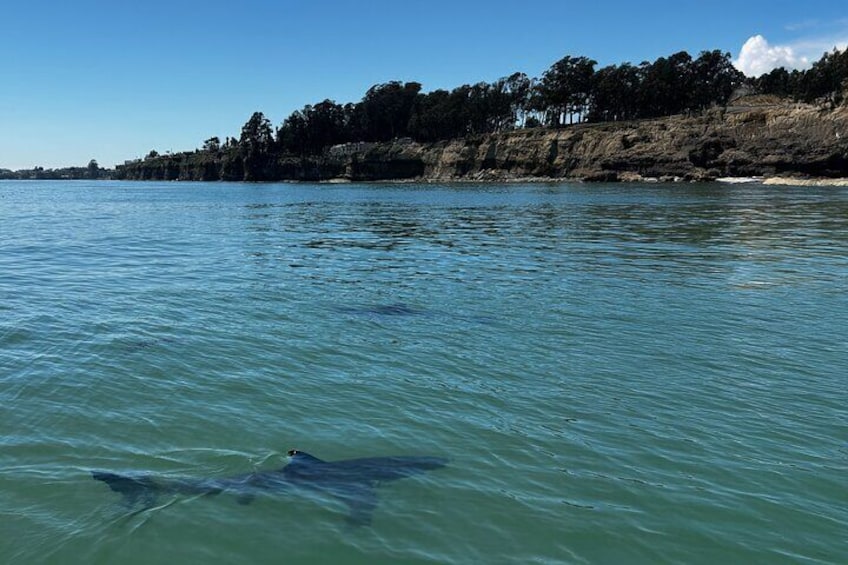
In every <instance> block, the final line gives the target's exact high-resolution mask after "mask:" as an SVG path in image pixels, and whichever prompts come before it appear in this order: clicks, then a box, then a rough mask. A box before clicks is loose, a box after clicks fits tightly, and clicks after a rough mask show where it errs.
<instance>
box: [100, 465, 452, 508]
mask: <svg viewBox="0 0 848 565" xmlns="http://www.w3.org/2000/svg"><path fill="white" fill-rule="evenodd" d="M288 456H289V457H290V460H289V463H288V464H287V465H285V466H284V467H282V468H280V469H277V470H274V471H264V472H253V473H245V474H242V475H236V476H233V477H224V478H218V479H214V478H213V479H191V478H183V479H176V478H174V479H169V478H164V477H156V476H154V475H149V474H133V475H130V474H126V475H124V474H117V473H110V472H105V471H92V472H91V475H92V477H93V478H94V479H95V480H98V481H103V482H104V483H106V484H107V485H109V488H110V489H112V490H113V491H115V492H118V493H120V494H122V495H123V497H124V502H125V503H126V504H127V505H128V506H129V507H130V508H134V509H138V510H139V511H141V510H145V509H148V508H152V507H154V506H155V505H156V500H157V497H158V495H160V494H170V495H174V494H188V495H217V494H221V493H231V494H234V495H236V497H237V498H236V499H237V501H238V502H239V503H240V504H250V503H251V502H252V501H253V499H254V498H255V497H256V496H257V495H258V494H264V493H269V492H270V493H275V492H288V491H292V490H296V489H301V490H306V491H311V492H315V493H321V494H328V495H331V496H332V497H334V498H336V499H337V500H340V501H341V502H343V503H344V504H346V505H347V507H348V510H349V512H350V514H349V515H348V521H349V522H350V523H352V524H355V525H368V524H370V523H371V516H372V513H373V511H374V509H375V508H376V507H377V492H376V487H377V486H378V485H380V484H382V483H384V482H388V481H394V480H397V479H403V478H406V477H411V476H413V475H419V474H422V473H424V472H425V471H432V470H435V469H440V468H442V467H444V466H445V465H447V463H448V460H447V459H445V458H443V457H424V456H412V457H407V456H395V457H365V458H361V459H346V460H342V461H322V460H321V459H318V458H317V457H313V456H312V455H309V454H308V453H305V452H303V451H298V450H296V449H292V450H291V451H289V452H288Z"/></svg>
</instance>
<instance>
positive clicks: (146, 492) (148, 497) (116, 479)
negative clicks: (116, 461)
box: [91, 471, 158, 508]
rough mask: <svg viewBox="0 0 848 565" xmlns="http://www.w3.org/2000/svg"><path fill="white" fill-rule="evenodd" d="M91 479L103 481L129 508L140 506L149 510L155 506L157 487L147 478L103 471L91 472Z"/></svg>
mask: <svg viewBox="0 0 848 565" xmlns="http://www.w3.org/2000/svg"><path fill="white" fill-rule="evenodd" d="M91 476H92V478H94V480H97V481H103V482H104V483H106V484H107V485H109V488H110V489H112V490H113V491H115V492H117V493H120V494H121V495H123V497H124V502H125V503H126V504H127V505H128V506H130V507H137V506H142V507H143V508H151V507H153V506H155V505H156V492H157V490H158V488H157V485H156V483H155V482H153V479H152V478H150V477H149V476H144V475H141V476H136V477H133V476H129V475H120V474H117V473H108V472H104V471H92V472H91Z"/></svg>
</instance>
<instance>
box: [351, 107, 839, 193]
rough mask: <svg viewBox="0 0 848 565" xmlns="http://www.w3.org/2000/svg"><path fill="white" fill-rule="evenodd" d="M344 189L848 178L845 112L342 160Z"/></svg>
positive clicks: (721, 115)
mask: <svg viewBox="0 0 848 565" xmlns="http://www.w3.org/2000/svg"><path fill="white" fill-rule="evenodd" d="M344 170H345V173H344V174H343V177H345V178H348V179H350V180H384V179H403V178H423V179H426V180H445V181H447V180H503V179H521V178H574V179H584V180H609V181H611V180H638V179H640V178H645V177H654V178H673V177H677V178H683V179H689V180H707V179H711V178H717V177H723V176H760V175H765V176H769V175H781V174H800V175H810V176H826V177H836V176H848V108H846V107H840V108H837V109H835V110H822V109H819V108H816V107H813V106H808V105H797V104H792V105H789V104H780V103H764V102H762V101H757V100H751V101H747V102H746V101H742V102H741V103H740V104H738V105H736V106H733V107H729V108H726V109H716V110H713V111H711V112H708V113H707V114H705V115H703V116H698V117H684V116H675V117H670V118H663V119H656V120H643V121H638V122H630V123H609V124H581V125H575V126H569V127H565V128H562V129H557V130H547V129H530V130H520V131H514V132H508V133H502V134H493V135H486V136H477V137H470V138H466V139H459V140H453V141H449V142H440V143H434V144H419V143H415V142H412V141H408V140H406V141H396V142H393V143H386V144H378V145H374V146H371V147H369V148H368V149H367V150H364V151H361V152H355V153H353V154H351V155H348V156H347V162H346V163H345V168H344Z"/></svg>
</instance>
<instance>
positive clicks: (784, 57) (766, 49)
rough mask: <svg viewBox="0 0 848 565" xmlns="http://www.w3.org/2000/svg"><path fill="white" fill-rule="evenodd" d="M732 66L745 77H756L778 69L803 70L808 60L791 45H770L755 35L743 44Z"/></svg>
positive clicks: (761, 37) (760, 36)
mask: <svg viewBox="0 0 848 565" xmlns="http://www.w3.org/2000/svg"><path fill="white" fill-rule="evenodd" d="M733 64H734V65H735V66H736V68H737V69H739V70H740V71H742V72H743V73H745V74H746V75H748V76H750V77H758V76H760V75H762V74H765V73H767V72H769V71H771V70H772V69H776V68H778V67H785V68H787V69H790V70H791V69H804V68H807V67H809V66H810V60H809V59H808V58H807V57H805V56H803V55H800V54H799V53H798V52H797V51H796V49H795V48H794V47H792V46H791V45H771V44H770V43H769V42H768V41H767V40H766V38H765V37H763V36H762V35H755V36H753V37H751V38H750V39H748V41H746V42H745V45H743V46H742V49H741V50H740V51H739V57H737V58H736V60H735V61H733Z"/></svg>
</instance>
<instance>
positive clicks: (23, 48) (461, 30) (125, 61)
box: [0, 0, 848, 169]
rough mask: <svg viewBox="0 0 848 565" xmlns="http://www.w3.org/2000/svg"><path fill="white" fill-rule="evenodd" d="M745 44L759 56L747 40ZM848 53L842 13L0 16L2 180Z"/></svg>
mask: <svg viewBox="0 0 848 565" xmlns="http://www.w3.org/2000/svg"><path fill="white" fill-rule="evenodd" d="M752 38H753V39H752ZM846 44H848V2H844V0H805V1H804V2H798V1H797V0H795V1H793V2H783V1H781V0H770V1H761V0H751V1H745V0H736V1H733V2H730V1H726V0H713V1H711V2H707V1H704V0H698V1H695V0H676V1H659V0H647V1H640V2H633V1H626V2H625V1H604V0H581V1H579V2H577V1H572V0H560V1H554V0H523V1H518V0H510V1H506V0H489V1H487V2H483V1H478V0H470V1H462V0H451V1H447V0H429V1H426V2H425V1H419V0H392V1H387V0H371V1H369V2H367V3H365V2H361V1H360V2H354V1H345V0H325V1H324V2H292V1H289V0H276V1H272V0H241V1H239V2H235V1H227V2H224V1H220V0H206V1H203V2H200V1H195V0H167V1H165V0H144V1H141V2H125V3H118V2H115V1H114V0H111V1H105V0H75V1H73V2H60V1H59V0H53V1H46V0H29V1H26V0H7V1H6V2H4V3H3V6H2V7H0V167H2V168H11V169H19V168H30V167H33V166H43V167H46V168H51V167H61V166H69V165H85V164H87V163H88V161H89V160H90V159H92V158H93V159H97V160H98V162H99V163H100V164H101V165H104V166H110V167H111V166H114V165H115V164H116V163H120V162H122V161H124V160H125V159H132V158H136V157H140V156H143V155H144V154H146V153H147V152H148V151H149V150H151V149H154V148H155V149H157V150H158V151H160V152H164V151H168V150H171V151H182V150H189V149H193V148H195V147H199V146H200V145H202V143H203V141H204V140H205V139H207V138H209V137H211V136H213V135H217V136H219V137H222V138H223V137H225V136H227V135H233V136H237V135H238V134H239V132H240V130H241V126H242V125H243V124H244V122H245V121H247V119H248V118H249V117H250V115H251V113H253V112H254V111H261V112H264V113H265V115H266V116H267V117H268V118H269V119H270V120H271V121H272V122H273V124H274V125H275V126H277V125H279V124H280V123H281V122H282V120H283V119H285V117H286V116H288V115H289V114H290V113H291V112H292V111H294V110H296V109H299V108H301V107H303V106H304V105H305V104H308V103H313V102H319V101H321V100H323V99H325V98H331V99H334V100H336V101H337V102H350V101H356V100H359V99H360V98H361V97H362V95H363V94H364V92H365V91H366V90H367V89H368V88H369V87H370V86H371V85H373V84H376V83H381V82H387V81H390V80H416V81H419V82H421V83H422V84H423V85H424V89H425V90H433V89H436V88H453V87H455V86H459V85H460V84H463V83H474V82H478V81H481V80H485V81H491V80H494V79H496V78H498V77H501V76H506V75H509V74H511V73H512V72H515V71H523V72H526V73H527V74H529V75H531V76H539V75H541V73H542V72H544V70H545V69H547V68H548V67H549V66H550V65H551V64H552V63H553V62H555V61H556V60H558V59H559V58H561V57H562V56H564V55H586V56H589V57H592V58H594V59H596V60H597V61H598V62H599V63H600V65H606V64H611V63H620V62H622V61H631V62H634V63H638V62H641V61H643V60H654V59H656V58H657V57H660V56H665V55H670V54H672V53H674V52H677V51H680V50H687V51H689V52H690V53H691V54H693V55H697V53H699V52H700V51H702V50H705V49H721V50H723V51H729V52H731V53H732V54H733V56H734V58H739V57H740V52H742V50H743V46H745V51H744V53H742V57H741V58H740V59H739V60H740V62H741V63H740V64H744V65H745V66H746V68H748V69H749V70H750V71H751V72H754V71H759V70H762V69H767V68H769V67H770V66H774V65H775V64H778V63H783V64H787V65H795V66H804V65H808V64H809V63H810V62H811V61H814V60H816V59H818V58H819V57H820V56H821V54H822V53H823V52H824V51H825V50H828V49H831V48H832V47H833V46H835V45H840V46H844V45H846Z"/></svg>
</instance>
